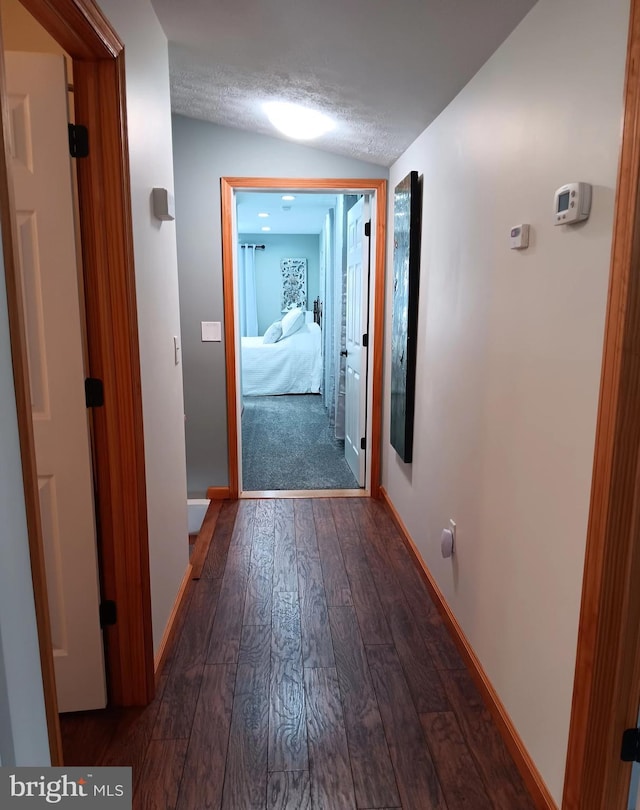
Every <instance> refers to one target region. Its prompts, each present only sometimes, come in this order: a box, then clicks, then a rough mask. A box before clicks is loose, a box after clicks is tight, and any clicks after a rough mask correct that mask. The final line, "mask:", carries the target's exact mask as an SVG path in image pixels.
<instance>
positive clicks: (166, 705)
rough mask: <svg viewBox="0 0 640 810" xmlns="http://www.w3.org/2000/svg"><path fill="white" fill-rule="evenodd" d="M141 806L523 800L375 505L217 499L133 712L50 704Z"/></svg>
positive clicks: (514, 806)
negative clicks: (164, 645)
mask: <svg viewBox="0 0 640 810" xmlns="http://www.w3.org/2000/svg"><path fill="white" fill-rule="evenodd" d="M62 731H63V738H64V741H65V759H66V764H67V765H89V764H92V765H132V766H133V781H134V791H135V796H134V807H135V808H137V809H138V810H169V808H178V810H201V809H202V808H224V810H245V808H247V809H248V808H256V810H257V808H271V809H272V810H275V808H278V809H279V810H285V808H287V809H288V810H303V809H304V808H309V810H311V808H313V809H314V810H329V809H330V808H335V810H347V809H348V808H360V809H361V810H368V809H370V808H387V810H390V809H392V808H400V807H402V808H415V809H416V810H428V809H429V808H442V809H443V810H444V809H445V808H446V810H463V808H468V810H489V809H490V808H494V809H495V810H520V809H522V810H532V808H533V807H534V805H533V802H532V800H531V799H530V798H529V796H528V793H527V791H526V789H525V787H524V785H523V783H522V780H521V778H520V776H519V774H518V772H517V770H516V768H515V766H514V764H513V762H512V760H511V758H510V756H509V754H508V753H507V751H506V749H505V747H504V745H503V743H502V740H501V738H500V735H499V733H498V731H497V729H496V727H495V725H494V724H493V722H492V720H491V719H490V716H489V714H488V712H487V710H486V709H485V708H484V706H483V704H482V701H481V699H480V697H479V695H478V693H477V691H476V689H475V687H474V685H473V683H472V680H471V678H470V676H469V674H468V672H467V671H466V669H465V667H464V664H463V663H462V661H461V659H460V658H459V656H458V653H457V651H456V649H455V647H454V646H453V644H452V642H451V640H450V638H449V636H448V634H447V631H446V630H445V628H444V625H443V623H442V621H441V619H440V617H439V614H438V613H437V611H436V608H435V607H434V605H433V603H432V602H431V600H430V597H429V594H428V592H427V589H426V587H425V585H424V583H423V581H422V579H421V577H420V575H419V574H418V572H417V569H416V568H415V565H414V563H413V561H412V559H411V557H410V555H409V553H408V551H407V550H406V548H405V546H404V544H403V542H402V540H401V538H400V536H399V534H398V532H397V530H396V528H395V526H394V524H393V523H392V521H391V519H390V517H389V515H388V513H387V511H386V510H385V508H384V507H383V506H382V505H380V504H379V503H377V502H375V501H371V500H369V499H364V498H351V499H349V498H346V499H318V500H285V499H281V500H258V501H252V500H245V501H240V502H235V503H232V502H225V504H224V506H223V507H222V510H221V512H220V516H219V519H218V523H217V526H216V532H215V535H214V538H213V542H212V544H211V547H210V550H209V555H208V558H207V561H206V563H205V567H204V570H203V575H202V579H201V580H199V581H197V582H194V583H192V587H191V591H190V594H189V596H188V602H187V605H186V606H185V609H184V610H183V613H182V628H181V631H180V632H179V635H178V636H177V639H176V643H175V645H174V648H173V650H172V651H171V654H170V658H169V660H168V661H167V662H166V664H165V668H164V672H163V673H162V675H161V678H160V684H159V688H158V693H157V696H156V699H155V701H154V702H153V704H152V705H150V706H148V707H147V708H146V709H141V710H135V709H127V710H123V709H120V710H108V711H106V712H100V713H88V714H85V715H75V716H73V715H71V716H67V717H63V718H62Z"/></svg>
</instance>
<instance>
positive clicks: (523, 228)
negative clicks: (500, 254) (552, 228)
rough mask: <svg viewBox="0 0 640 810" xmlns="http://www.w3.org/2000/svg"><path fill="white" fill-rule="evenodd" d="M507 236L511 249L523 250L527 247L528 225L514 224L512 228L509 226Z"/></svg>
mask: <svg viewBox="0 0 640 810" xmlns="http://www.w3.org/2000/svg"><path fill="white" fill-rule="evenodd" d="M509 237H510V239H511V250H524V249H525V248H528V247H529V226H528V225H525V224H522V225H514V226H513V228H511V233H510V235H509Z"/></svg>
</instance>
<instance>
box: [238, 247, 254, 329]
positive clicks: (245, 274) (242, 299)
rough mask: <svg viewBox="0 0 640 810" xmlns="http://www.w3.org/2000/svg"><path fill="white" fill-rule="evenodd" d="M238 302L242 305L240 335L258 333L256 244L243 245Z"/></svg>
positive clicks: (241, 248)
mask: <svg viewBox="0 0 640 810" xmlns="http://www.w3.org/2000/svg"><path fill="white" fill-rule="evenodd" d="M238 299H239V301H238V303H239V306H240V335H241V336H242V337H256V336H257V334H258V304H257V300H256V246H255V245H241V247H240V272H239V273H238Z"/></svg>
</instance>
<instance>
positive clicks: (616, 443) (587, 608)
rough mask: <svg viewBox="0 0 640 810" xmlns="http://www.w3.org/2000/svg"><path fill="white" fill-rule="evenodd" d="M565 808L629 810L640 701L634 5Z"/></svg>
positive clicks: (638, 92)
mask: <svg viewBox="0 0 640 810" xmlns="http://www.w3.org/2000/svg"><path fill="white" fill-rule="evenodd" d="M624 100H625V108H624V120H623V132H622V148H621V154H620V164H619V170H618V186H617V192H616V201H615V219H614V233H613V246H612V259H611V273H610V278H609V300H608V307H607V321H606V328H605V338H604V355H603V362H602V380H601V388H600V405H599V412H598V424H597V432H596V444H595V455H594V468H593V481H592V487H591V506H590V513H589V526H588V532H587V547H586V555H585V568H584V579H583V585H582V606H581V611H580V625H579V633H578V649H577V658H576V674H575V681H574V692H573V705H572V712H571V727H570V733H569V746H568V755H567V769H566V773H565V785H564V800H563V810H604V808H607V810H622V808H626V806H627V804H626V798H627V793H628V788H629V775H630V766H629V765H628V764H624V763H621V762H620V760H619V753H620V736H621V733H622V731H623V729H624V728H625V727H627V726H635V725H636V720H637V712H638V701H639V699H640V693H639V691H640V591H639V589H638V587H637V583H638V581H639V580H640V561H639V560H638V555H639V553H640V552H639V544H638V533H639V530H640V526H639V524H638V505H639V502H638V483H639V481H638V461H639V460H640V355H639V354H638V348H637V347H638V346H639V345H640V279H639V276H638V272H637V268H638V266H639V263H640V207H639V190H640V189H639V179H640V3H638V2H637V0H633V2H632V4H631V18H630V27H629V41H628V48H627V68H626V79H625V96H624Z"/></svg>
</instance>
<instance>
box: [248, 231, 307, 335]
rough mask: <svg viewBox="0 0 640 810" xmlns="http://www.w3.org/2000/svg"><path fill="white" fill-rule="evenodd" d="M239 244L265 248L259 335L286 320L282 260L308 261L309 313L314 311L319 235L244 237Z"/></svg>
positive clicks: (260, 259)
mask: <svg viewBox="0 0 640 810" xmlns="http://www.w3.org/2000/svg"><path fill="white" fill-rule="evenodd" d="M239 241H240V244H244V243H247V244H257V245H264V246H265V250H256V263H255V267H256V298H257V303H258V334H260V335H263V334H264V333H265V330H266V329H267V327H268V326H269V325H270V324H272V323H273V322H274V321H279V320H280V319H281V318H282V309H281V308H282V271H281V269H280V261H281V260H282V259H285V258H297V259H306V260H307V309H308V310H311V309H313V301H314V299H315V298H317V297H318V295H319V287H318V275H319V265H320V236H319V234H317V233H315V234H299V233H298V234H281V233H267V234H265V233H259V234H258V233H242V234H240V235H239Z"/></svg>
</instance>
